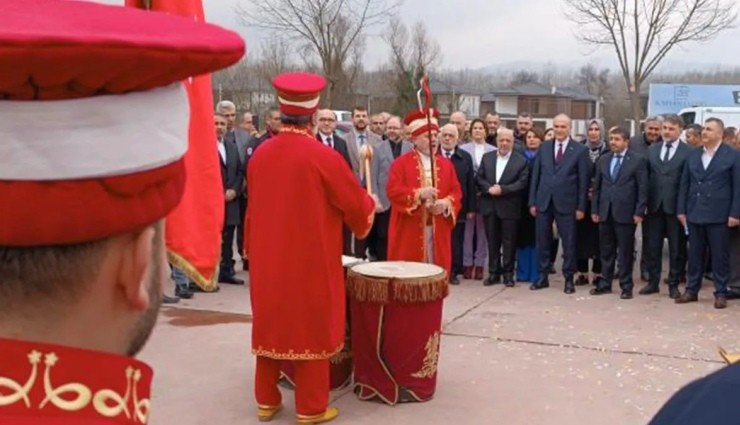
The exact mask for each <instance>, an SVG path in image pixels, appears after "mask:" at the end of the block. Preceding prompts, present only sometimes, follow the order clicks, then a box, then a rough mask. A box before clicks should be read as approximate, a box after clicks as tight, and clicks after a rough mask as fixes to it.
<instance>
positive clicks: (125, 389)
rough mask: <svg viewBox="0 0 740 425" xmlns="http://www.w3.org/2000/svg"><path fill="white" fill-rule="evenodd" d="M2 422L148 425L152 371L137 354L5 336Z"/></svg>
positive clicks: (1, 346) (1, 342)
mask: <svg viewBox="0 0 740 425" xmlns="http://www.w3.org/2000/svg"><path fill="white" fill-rule="evenodd" d="M0 353H1V354H0V358H2V361H0V424H3V425H5V424H12V425H111V424H118V425H143V424H146V423H147V420H148V418H149V411H150V408H151V407H150V399H149V397H150V396H149V394H150V386H151V382H152V369H151V368H150V367H149V366H147V365H146V364H144V363H142V362H140V361H137V360H135V359H133V358H131V357H125V356H119V355H114V354H110V353H102V352H97V351H90V350H82V349H78V348H72V347H66V346H60V345H51V344H42V343H35V342H27V341H19V340H10V339H1V338H0Z"/></svg>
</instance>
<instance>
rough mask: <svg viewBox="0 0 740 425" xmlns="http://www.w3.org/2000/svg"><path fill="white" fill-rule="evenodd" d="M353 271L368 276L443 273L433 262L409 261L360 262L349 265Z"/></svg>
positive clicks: (405, 276)
mask: <svg viewBox="0 0 740 425" xmlns="http://www.w3.org/2000/svg"><path fill="white" fill-rule="evenodd" d="M351 270H352V271H353V272H355V273H358V274H361V275H363V276H368V277H379V278H396V279H419V278H424V277H431V276H436V275H439V274H440V273H444V272H445V270H444V269H443V268H442V267H439V266H437V265H435V264H427V263H414V262H409V261H376V262H373V263H362V264H357V265H355V266H352V267H351Z"/></svg>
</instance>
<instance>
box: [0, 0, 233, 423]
mask: <svg viewBox="0 0 740 425" xmlns="http://www.w3.org/2000/svg"><path fill="white" fill-rule="evenodd" d="M0 23H1V24H0V133H1V134H2V137H0V270H1V271H2V273H0V289H2V290H3V292H2V294H4V296H12V297H14V298H12V300H13V302H14V304H13V305H11V306H10V307H7V306H6V307H3V309H4V312H3V314H2V315H1V316H0V353H2V355H1V357H2V361H0V393H2V394H3V397H0V398H2V399H3V400H2V401H0V423H3V424H6V423H7V424H11V423H12V424H15V425H67V424H69V425H71V424H83V423H84V424H90V425H99V424H100V425H102V424H113V423H115V424H139V425H140V424H145V423H147V420H148V417H149V410H150V384H151V380H152V370H151V368H150V367H149V366H147V365H146V364H144V363H141V362H139V361H136V360H135V359H134V358H133V355H135V353H136V352H138V350H139V349H140V348H141V346H143V344H144V343H145V341H146V337H147V336H148V331H146V332H144V333H143V335H140V336H141V338H138V339H139V341H136V342H135V343H131V341H130V340H131V338H132V336H131V329H128V328H127V329H125V332H124V331H122V330H121V329H118V328H113V329H108V330H107V331H106V333H107V335H105V336H102V335H96V332H100V330H99V329H97V328H96V324H93V323H90V321H89V320H88V321H84V320H82V319H81V317H82V316H80V315H78V310H77V309H78V308H79V307H81V306H83V305H85V303H88V304H92V303H96V304H97V303H98V302H100V303H101V304H102V305H108V304H107V303H115V305H117V306H119V307H120V310H117V312H119V313H120V311H125V312H126V317H127V320H128V317H129V315H130V316H131V317H138V318H139V319H142V318H143V316H144V314H143V313H141V312H140V310H141V309H140V308H138V307H137V308H134V307H132V306H129V303H128V301H129V300H130V299H129V297H128V296H126V295H123V294H122V292H123V291H121V290H120V288H121V287H123V286H120V287H117V286H114V284H110V285H104V284H101V285H100V287H92V288H84V295H79V297H78V295H69V294H78V293H79V292H80V291H78V289H80V288H79V286H80V284H85V283H88V282H87V280H91V281H92V282H99V281H101V280H100V277H101V276H103V273H110V271H107V270H105V267H102V268H103V269H104V271H98V272H91V271H90V270H88V269H85V270H83V269H82V268H80V269H79V270H75V266H73V265H68V266H67V267H68V268H67V269H64V268H63V270H67V271H66V272H65V273H64V274H61V275H56V276H53V279H54V280H55V281H54V282H48V283H45V282H41V283H39V282H33V283H34V284H33V285H31V284H30V282H32V281H33V279H34V277H33V276H29V275H27V274H24V273H30V270H31V269H33V268H34V267H37V268H44V267H45V265H36V266H34V265H33V264H31V265H29V264H27V263H24V260H22V259H23V258H26V256H28V255H30V254H29V253H37V254H39V258H46V257H42V256H41V254H44V253H45V254H48V255H53V254H60V253H64V252H65V250H74V249H78V248H77V247H78V246H80V245H84V244H89V243H94V242H101V243H102V242H106V243H107V244H105V245H103V246H104V248H100V249H101V250H105V251H104V252H105V253H106V257H105V258H106V259H104V260H103V261H104V262H105V261H108V260H107V258H111V257H108V254H111V253H114V254H115V255H116V258H118V256H117V255H118V253H119V251H114V250H115V249H118V248H119V247H126V249H127V248H128V245H123V244H122V243H119V242H118V241H121V240H127V238H129V237H131V238H132V239H133V238H135V237H139V236H136V235H139V234H143V232H145V231H149V228H151V227H152V226H154V225H155V223H159V222H161V220H162V219H163V218H164V217H165V216H166V215H167V214H168V213H169V212H170V211H171V210H172V209H173V208H174V207H175V206H176V205H177V203H178V202H179V200H180V198H181V196H182V193H183V188H184V185H185V175H184V167H183V163H182V158H183V155H184V154H185V152H186V151H187V148H188V146H187V140H188V103H187V97H186V95H185V92H184V91H183V89H182V88H181V86H180V83H179V81H182V80H183V79H186V78H189V77H191V76H196V75H200V74H204V73H208V72H212V71H215V70H218V69H220V68H224V67H226V66H229V65H231V64H233V63H235V62H236V61H238V60H239V58H240V57H242V55H243V54H244V50H245V46H244V41H243V40H242V39H241V38H240V37H239V36H238V35H236V34H234V33H232V32H230V31H226V30H223V29H221V28H219V27H216V26H212V25H207V24H204V23H197V22H194V21H192V20H190V19H186V18H180V17H174V16H170V15H166V14H162V13H150V12H145V11H141V10H136V9H131V8H124V7H120V6H107V5H101V4H96V3H91V2H80V1H53V0H25V1H21V2H19V1H15V0H0ZM162 111H166V112H167V117H168V118H167V119H162ZM160 228H161V226H160ZM147 234H148V233H147ZM152 234H153V235H154V236H153V240H154V242H149V245H150V247H149V248H151V247H152V246H154V245H156V246H159V247H160V248H161V249H160V250H159V251H160V252H161V253H162V256H161V257H162V258H161V259H162V260H164V242H163V241H164V239H163V234H162V233H161V232H160V233H159V234H157V233H152ZM110 240H115V241H114V242H109V241H110ZM137 240H138V239H137ZM142 240H145V239H142ZM111 246H113V247H114V248H112V247H111ZM149 248H146V247H145V248H142V249H149ZM137 249H138V248H137ZM54 250H56V251H54ZM120 252H121V253H123V252H124V251H120ZM126 252H128V251H126ZM136 252H139V251H136ZM142 252H143V251H142ZM139 260H142V261H141V263H137V264H139V265H137V266H136V267H137V268H139V267H141V268H142V271H144V268H145V269H146V275H147V276H148V277H146V278H145V279H150V278H151V281H150V282H151V283H152V284H151V285H150V286H149V291H150V292H149V294H148V298H147V294H144V296H143V297H144V298H143V299H144V300H145V301H142V303H144V304H145V305H148V306H151V307H150V309H149V310H147V314H150V315H151V317H147V318H148V319H149V321H151V325H153V321H154V318H156V312H157V307H158V305H159V300H158V299H157V298H158V296H159V295H160V294H161V291H160V290H159V288H160V285H161V280H159V278H160V276H159V275H158V274H157V272H156V271H157V270H158V267H159V266H160V265H159V264H158V261H156V259H155V258H152V257H147V258H144V259H139ZM38 273H39V276H45V274H44V273H45V272H44V271H43V270H41V271H39V272H38ZM114 273H115V272H114ZM47 274H48V273H47ZM142 274H143V273H142ZM105 276H108V275H105ZM117 276H118V277H120V276H119V275H117ZM50 279H51V278H50ZM96 279H97V280H96ZM26 280H28V281H29V282H26ZM102 280H103V281H106V279H102ZM139 280H140V276H138V277H137V276H133V278H132V279H130V281H131V282H133V283H130V284H129V282H128V281H121V282H115V285H124V286H125V285H129V286H131V287H133V286H132V285H134V284H139V283H140V282H139ZM148 281H149V280H147V282H148ZM72 282H74V283H72ZM78 282H79V283H78ZM142 282H143V281H142ZM26 283H29V284H28V285H27V286H25V287H24V284H26ZM55 284H56V285H59V284H69V287H68V288H62V290H63V291H67V292H68V296H66V297H61V298H63V299H62V300H54V299H52V300H50V301H47V300H46V299H44V296H48V294H43V293H40V292H42V291H43V290H44V289H39V287H42V285H49V286H48V287H49V288H53V286H54V285H55ZM72 285H78V286H77V287H76V288H73V287H72ZM129 286H126V287H127V288H128V287H129ZM16 287H24V291H25V292H27V293H26V294H25V295H20V294H19V293H17V292H14V291H15V290H14V289H13V288H16ZM109 287H110V290H111V291H113V292H110V293H108V292H105V291H106V290H108V288H109ZM42 288H47V287H45V286H44V287H42ZM103 288H105V289H103ZM47 289H48V288H47ZM34 291H38V292H39V293H36V292H34ZM90 294H93V295H90ZM96 296H98V297H99V298H95V297H96ZM104 296H105V297H110V299H103V298H104ZM111 299H113V300H114V301H111ZM3 302H9V301H7V300H3ZM45 302H48V303H49V305H50V306H53V308H49V309H46V310H45V311H44V317H38V316H37V317H33V318H29V316H28V315H24V314H23V312H24V309H27V310H25V312H28V311H35V310H34V309H38V308H39V306H41V305H45V304H43V303H45ZM57 304H66V305H70V306H73V308H74V310H75V311H67V312H66V314H63V315H62V314H61V313H60V312H62V311H65V310H64V309H63V308H61V307H60V308H59V309H57V307H59V306H58V305H57ZM124 306H125V307H124ZM152 313H153V315H152ZM109 315H110V316H111V317H102V316H104V314H101V315H99V316H97V317H98V318H99V319H100V320H101V321H102V322H104V323H108V321H113V320H122V319H121V318H120V316H115V317H113V316H114V312H111V313H109ZM139 315H141V316H139ZM57 316H58V317H57ZM43 321H47V322H50V323H54V326H57V324H59V323H67V322H69V323H68V326H67V327H68V328H71V329H77V334H76V335H71V334H64V333H58V332H55V329H46V330H45V331H44V330H41V329H39V328H41V327H42V326H41V325H40V323H42V322H43ZM75 321H79V323H76V322H75ZM126 323H127V322H126ZM59 326H60V328H61V326H63V325H59ZM141 326H145V325H141ZM18 329H22V330H23V332H22V333H19V332H17V330H18ZM65 329H66V328H65ZM80 329H85V330H86V331H85V332H82V333H80V332H79V330H80ZM150 329H151V327H149V330H150ZM138 330H139V331H140V330H141V329H138ZM15 335H23V337H24V339H27V341H20V340H16V339H11V338H14V337H15ZM142 338H143V339H142ZM101 339H103V340H107V341H108V342H112V344H109V345H106V344H101V343H100V340H101ZM134 339H137V338H134ZM40 341H43V342H40ZM122 341H124V342H122ZM128 343H131V346H130V347H129V348H124V349H119V348H111V347H118V346H122V345H125V344H128ZM82 347H84V348H85V349H82ZM98 350H99V351H98Z"/></svg>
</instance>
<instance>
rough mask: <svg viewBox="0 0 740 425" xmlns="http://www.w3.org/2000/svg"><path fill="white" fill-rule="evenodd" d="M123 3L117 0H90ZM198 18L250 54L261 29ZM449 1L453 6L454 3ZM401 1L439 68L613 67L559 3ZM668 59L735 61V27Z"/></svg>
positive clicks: (222, 16)
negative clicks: (230, 33)
mask: <svg viewBox="0 0 740 425" xmlns="http://www.w3.org/2000/svg"><path fill="white" fill-rule="evenodd" d="M93 1H99V2H104V3H110V4H123V2H124V0H93ZM203 3H204V6H205V11H206V19H207V20H208V21H210V22H213V23H217V24H220V25H222V26H225V27H228V28H231V29H233V30H235V31H238V32H239V33H241V34H242V35H243V36H244V37H245V38H246V40H247V46H248V47H247V55H249V53H250V51H252V52H254V51H256V48H257V47H258V46H259V44H260V38H261V37H265V36H267V34H265V33H263V32H260V30H257V29H251V28H245V27H243V26H242V25H241V24H240V23H239V22H238V19H237V16H236V14H235V12H234V7H235V6H236V5H237V4H246V2H245V1H244V0H203ZM455 3H456V4H455ZM455 3H452V2H447V1H445V2H442V1H430V0H405V1H404V4H403V6H402V7H401V10H400V12H399V16H400V17H401V18H402V19H403V20H404V21H405V22H406V23H407V24H413V23H414V22H415V21H417V20H423V21H424V22H425V23H426V25H427V28H428V29H429V30H430V32H431V34H432V35H433V36H434V38H436V40H437V41H438V42H439V44H440V46H441V47H442V55H443V58H442V59H443V66H444V67H445V68H465V67H468V68H473V69H476V68H481V67H486V66H490V65H496V64H502V63H503V64H508V63H511V62H519V61H527V62H537V63H542V64H544V63H547V62H548V61H552V62H553V63H556V64H563V63H574V65H576V66H578V65H581V64H584V63H587V62H594V63H597V64H600V65H603V66H612V65H615V64H616V62H615V60H616V59H615V57H616V56H615V54H614V53H613V51H611V50H609V49H608V48H606V47H604V48H602V50H600V51H598V52H596V53H594V54H593V55H590V56H587V55H586V54H587V53H590V50H591V49H592V48H591V47H584V46H582V45H580V44H579V43H578V42H577V40H576V38H575V37H574V35H573V34H574V33H575V32H576V31H577V30H578V29H577V28H576V27H574V26H573V25H572V24H570V23H569V22H568V21H566V20H565V18H564V17H563V13H562V11H563V1H562V0H516V1H514V0H465V1H464V2H463V1H458V2H455ZM382 30H383V28H374V29H373V30H372V32H373V33H374V35H370V36H369V37H368V42H367V55H366V56H365V58H364V64H365V67H366V68H368V69H372V68H374V67H376V66H378V65H379V64H381V63H383V62H385V61H386V59H387V56H388V50H387V47H386V46H385V44H384V42H383V41H382V40H381V39H380V38H379V37H378V34H380V33H381V31H382ZM668 59H669V60H670V61H671V62H669V63H672V64H681V65H683V64H684V63H685V62H696V63H701V64H704V65H707V64H718V65H723V66H740V28H734V29H731V30H727V31H725V32H724V33H722V35H720V36H719V37H717V38H716V39H714V40H712V41H711V42H709V43H706V44H697V43H689V44H686V45H683V47H681V48H676V49H674V51H673V52H672V53H671V54H670V55H669V58H668Z"/></svg>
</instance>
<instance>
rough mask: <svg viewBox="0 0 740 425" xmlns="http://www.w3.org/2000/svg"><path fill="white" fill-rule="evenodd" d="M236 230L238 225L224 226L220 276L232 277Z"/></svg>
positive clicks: (233, 272) (233, 273)
mask: <svg viewBox="0 0 740 425" xmlns="http://www.w3.org/2000/svg"><path fill="white" fill-rule="evenodd" d="M234 230H236V226H224V229H223V233H222V234H221V266H220V269H219V272H218V275H219V278H226V277H232V276H234V275H235V274H236V272H235V271H234V248H233V247H234Z"/></svg>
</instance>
